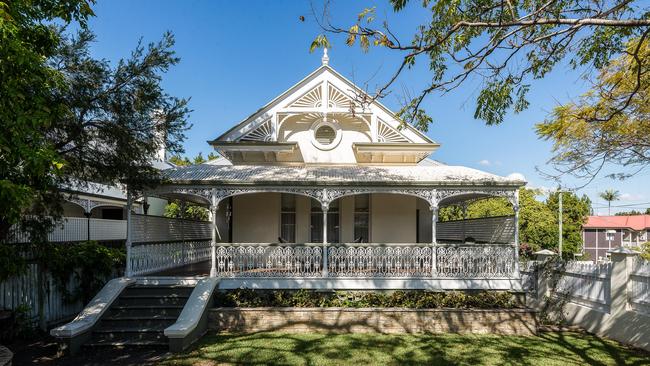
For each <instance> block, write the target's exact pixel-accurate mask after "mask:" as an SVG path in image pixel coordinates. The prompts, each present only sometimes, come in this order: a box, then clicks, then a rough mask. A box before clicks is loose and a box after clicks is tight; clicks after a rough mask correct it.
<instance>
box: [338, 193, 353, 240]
mask: <svg viewBox="0 0 650 366" xmlns="http://www.w3.org/2000/svg"><path fill="white" fill-rule="evenodd" d="M339 215H340V216H339V219H340V224H341V242H342V243H352V242H353V241H354V196H348V197H342V198H341V199H340V201H339Z"/></svg>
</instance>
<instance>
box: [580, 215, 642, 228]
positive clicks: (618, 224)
mask: <svg viewBox="0 0 650 366" xmlns="http://www.w3.org/2000/svg"><path fill="white" fill-rule="evenodd" d="M583 227H585V228H602V229H610V228H611V229H627V228H630V229H632V230H643V229H646V228H650V215H631V216H589V217H588V218H587V223H586V224H584V225H583Z"/></svg>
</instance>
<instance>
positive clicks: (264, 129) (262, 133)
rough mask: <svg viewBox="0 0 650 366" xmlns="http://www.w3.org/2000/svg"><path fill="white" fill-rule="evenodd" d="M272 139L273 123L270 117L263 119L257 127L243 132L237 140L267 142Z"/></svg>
mask: <svg viewBox="0 0 650 366" xmlns="http://www.w3.org/2000/svg"><path fill="white" fill-rule="evenodd" d="M272 139H273V125H272V122H271V119H268V120H266V121H264V122H263V123H262V124H261V125H260V126H259V127H257V128H256V129H254V130H253V131H251V132H249V133H247V134H245V135H244V136H242V138H240V139H239V141H261V142H267V141H271V140H272Z"/></svg>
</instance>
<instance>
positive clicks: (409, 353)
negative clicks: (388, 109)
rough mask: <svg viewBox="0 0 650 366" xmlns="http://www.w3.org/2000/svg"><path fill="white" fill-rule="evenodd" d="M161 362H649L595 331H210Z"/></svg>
mask: <svg viewBox="0 0 650 366" xmlns="http://www.w3.org/2000/svg"><path fill="white" fill-rule="evenodd" d="M163 364H164V365H201V366H208V365H224V364H226V365H228V364H246V365H249V364H257V365H354V366H361V365H419V364H425V365H561V366H568V365H650V354H649V353H646V352H643V351H640V350H635V349H630V348H627V347H625V346H623V345H621V344H619V343H617V342H614V341H610V340H606V339H602V338H599V337H597V336H593V335H589V334H582V333H572V332H548V333H540V334H539V335H538V336H534V337H521V336H496V335H460V334H441V335H424V334H422V335H384V334H316V333H308V334H291V333H275V332H269V333H254V334H243V335H242V334H211V335H208V336H205V337H203V339H202V340H201V341H200V342H199V344H198V345H197V346H196V347H195V348H194V349H193V350H191V351H189V352H187V353H181V354H177V355H173V356H171V358H169V359H167V360H165V361H164V362H163Z"/></svg>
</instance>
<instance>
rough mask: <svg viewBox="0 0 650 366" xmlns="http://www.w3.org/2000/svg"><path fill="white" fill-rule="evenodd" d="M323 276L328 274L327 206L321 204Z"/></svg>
mask: <svg viewBox="0 0 650 366" xmlns="http://www.w3.org/2000/svg"><path fill="white" fill-rule="evenodd" d="M322 209H323V277H327V276H328V270H327V210H328V209H329V206H326V205H323V206H322Z"/></svg>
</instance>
